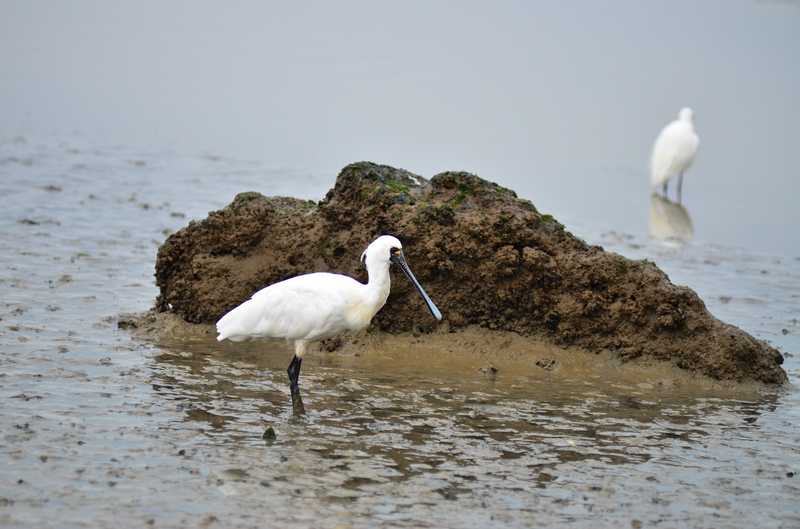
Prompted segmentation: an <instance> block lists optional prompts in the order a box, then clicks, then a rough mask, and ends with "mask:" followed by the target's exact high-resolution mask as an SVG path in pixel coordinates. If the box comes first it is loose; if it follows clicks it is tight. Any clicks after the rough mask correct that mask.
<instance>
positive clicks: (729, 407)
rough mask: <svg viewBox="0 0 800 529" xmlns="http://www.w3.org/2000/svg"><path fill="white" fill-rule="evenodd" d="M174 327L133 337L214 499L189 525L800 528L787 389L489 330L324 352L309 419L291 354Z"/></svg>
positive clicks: (172, 321) (176, 441)
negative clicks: (147, 350)
mask: <svg viewBox="0 0 800 529" xmlns="http://www.w3.org/2000/svg"><path fill="white" fill-rule="evenodd" d="M157 318H162V319H164V320H166V321H161V322H158V323H156V324H155V328H158V329H161V330H164V329H169V332H166V333H152V332H150V331H149V330H148V329H147V326H146V325H145V326H143V327H142V328H141V329H139V330H133V332H139V331H140V330H143V331H144V333H143V334H141V335H140V336H139V337H138V339H139V340H143V341H144V342H151V343H152V345H153V346H154V350H155V351H157V354H156V356H154V357H153V361H154V364H153V366H152V368H151V369H152V375H151V376H152V379H151V380H150V383H151V384H152V388H153V392H154V393H155V394H156V395H157V400H158V401H159V403H160V404H159V407H160V408H163V410H164V411H166V412H167V415H170V414H172V415H175V418H173V419H171V420H168V421H167V422H166V423H165V424H163V425H162V426H161V427H159V428H158V430H157V432H156V433H155V434H154V435H155V436H156V437H157V438H158V441H159V443H162V444H166V446H169V447H170V452H171V453H170V454H169V455H170V456H171V458H172V459H175V460H176V461H174V463H175V464H179V465H180V467H181V468H182V469H183V470H184V471H185V472H187V473H188V476H187V480H188V483H190V484H191V486H195V487H199V488H200V490H201V491H202V494H204V495H206V496H205V497H207V495H208V494H209V493H212V494H211V500H209V501H206V502H204V505H203V506H202V507H200V506H197V507H195V508H196V509H199V510H198V512H194V513H192V514H187V513H186V512H184V513H183V518H181V520H183V521H187V520H197V519H202V520H205V521H209V520H211V521H212V522H214V523H216V522H219V523H220V524H221V525H232V526H247V525H248V524H249V523H252V520H251V517H252V516H253V511H254V509H255V510H257V511H262V510H263V511H264V512H263V513H262V514H260V515H258V517H259V523H265V522H269V523H274V524H282V525H289V526H295V525H298V524H299V525H301V526H302V525H303V524H311V525H314V524H316V523H319V520H330V521H331V525H332V526H339V525H341V526H343V527H370V526H374V524H375V523H376V521H380V522H381V523H387V524H392V525H395V526H400V527H404V526H408V527H442V526H444V527H456V526H457V527H487V526H488V527H493V526H497V527H502V526H506V525H508V524H511V525H513V526H552V525H568V524H573V523H591V524H598V523H601V524H611V525H625V526H628V525H629V524H632V525H633V526H639V524H641V526H648V525H656V524H661V523H668V524H670V523H671V524H678V525H684V524H687V525H692V526H700V527H703V526H707V527H737V526H740V522H741V520H743V519H748V517H749V519H760V520H762V521H764V520H765V518H764V517H763V515H759V516H756V515H755V514H754V513H756V512H760V513H763V512H764V511H763V509H765V508H769V509H774V511H772V512H771V514H770V515H769V516H768V518H767V519H766V520H782V521H784V522H791V521H793V520H794V521H797V520H800V516H798V515H797V513H796V509H795V508H794V507H793V506H791V505H788V504H787V503H786V502H785V498H786V497H788V496H787V495H792V494H795V493H797V492H800V490H798V489H800V482H798V481H797V480H796V479H794V476H793V472H794V470H793V468H794V467H793V465H792V464H791V463H787V461H786V460H785V458H783V457H781V456H777V455H774V456H773V455H771V454H770V451H771V450H770V448H769V445H774V446H773V448H774V449H775V450H776V451H775V452H774V454H778V453H781V452H785V450H786V446H787V444H790V443H792V442H793V441H792V439H790V438H783V439H781V438H780V437H781V436H780V430H781V427H780V425H777V424H774V423H772V424H771V423H770V421H769V420H767V421H764V418H765V416H767V417H768V416H769V415H770V414H771V413H772V412H773V411H774V410H775V408H776V406H777V405H778V404H777V403H778V399H779V398H780V394H781V392H782V391H786V390H776V389H775V388H774V387H772V386H770V385H765V384H763V383H756V384H750V385H748V384H731V383H720V382H718V381H712V380H710V379H708V378H707V377H699V376H694V375H692V374H689V373H686V372H685V371H684V370H680V369H678V368H676V367H675V366H672V365H670V364H669V363H664V362H662V363H658V364H653V363H645V362H640V363H637V362H631V363H626V364H624V365H620V363H619V360H618V359H615V358H614V357H613V356H612V355H595V356H591V357H587V356H586V355H585V354H584V353H583V352H581V351H576V350H570V349H564V348H557V347H556V348H554V347H548V346H546V345H543V344H533V343H531V342H530V341H529V340H525V339H522V338H521V337H519V336H515V335H514V334H513V333H502V332H494V331H493V332H489V331H486V330H485V329H479V328H477V329H473V328H470V329H465V330H463V331H459V332H454V333H447V334H444V333H442V334H438V335H437V334H434V335H418V336H414V335H412V334H402V335H396V336H393V335H380V336H379V337H377V338H376V337H375V336H374V335H371V334H370V333H366V332H362V333H357V334H356V335H354V336H351V337H350V339H349V340H347V342H348V343H349V344H350V345H349V346H346V347H345V346H342V347H340V348H337V349H336V350H334V351H333V352H329V351H326V350H324V349H323V348H322V347H320V349H319V350H317V351H313V352H310V353H309V355H308V356H307V365H304V368H305V371H304V377H303V379H302V380H301V389H302V391H303V396H304V400H305V404H306V411H307V415H305V416H303V417H300V418H295V417H293V415H292V408H291V404H290V402H291V401H290V397H289V391H288V382H287V376H286V373H285V368H286V365H288V361H289V359H290V356H291V353H290V348H289V347H287V344H286V343H285V342H282V341H274V342H261V341H252V342H247V343H238V344H225V343H222V344H220V343H218V342H216V341H215V339H214V334H213V327H211V326H207V325H189V324H186V323H185V322H183V321H182V320H180V319H179V318H177V317H175V316H174V315H171V314H161V315H159V316H157ZM150 330H152V328H151V329H150ZM148 334H149V337H148ZM445 340H446V341H447V342H448V344H449V345H446V346H443V344H444V341H445ZM487 364H491V366H487ZM492 366H493V367H494V369H490V368H488V367H492ZM776 391H777V392H776ZM268 428H271V429H272V430H273V431H274V432H275V438H274V439H266V440H265V439H263V438H262V434H263V433H264V431H265V430H266V429H268ZM795 437H796V435H795ZM795 440H796V439H795ZM168 459H169V458H168ZM742 472H744V473H745V474H747V475H749V476H752V478H750V479H744V480H743V479H742V475H741V473H742ZM184 508H185V507H184ZM168 511H169V509H168ZM242 513H248V514H247V515H245V516H243V515H242ZM163 515H164V513H162V514H161V516H163ZM754 516H756V518H754Z"/></svg>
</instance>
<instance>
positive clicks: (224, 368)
mask: <svg viewBox="0 0 800 529" xmlns="http://www.w3.org/2000/svg"><path fill="white" fill-rule="evenodd" d="M76 144H77V141H76ZM76 144H73V145H69V144H66V143H61V144H59V143H36V144H34V143H33V142H30V141H28V140H24V139H20V138H18V139H14V140H11V141H6V142H3V143H2V144H0V150H1V152H2V155H1V156H0V170H2V174H3V180H2V182H3V184H2V186H0V194H2V196H3V202H4V204H5V206H4V210H3V215H2V220H0V222H2V232H3V233H4V234H5V235H4V237H3V239H2V246H3V247H2V252H1V253H0V254H1V255H2V257H0V262H1V263H2V270H3V274H2V277H0V289H2V308H1V309H0V311H1V313H0V317H1V318H2V320H1V321H0V333H2V340H3V344H4V345H3V348H2V352H0V354H1V355H2V356H0V358H1V359H2V365H3V373H2V377H1V378H0V380H2V388H1V389H0V398H2V402H3V408H2V409H3V411H2V415H3V421H2V424H1V425H0V430H2V434H1V435H2V438H3V440H4V443H3V447H2V448H1V449H0V459H1V460H2V464H1V465H0V468H2V470H0V474H2V479H1V480H0V484H1V485H0V503H1V505H0V521H1V522H2V524H3V525H5V526H15V525H19V526H23V525H32V524H33V525H62V526H63V525H74V526H78V525H82V524H89V525H93V526H97V525H101V526H102V525H112V524H116V523H117V521H118V520H120V519H123V520H125V521H126V522H125V523H126V524H129V525H141V524H142V523H145V522H148V521H150V520H152V521H153V523H154V524H155V525H185V524H192V525H195V524H203V523H208V524H212V523H214V522H218V523H219V524H220V525H224V526H251V525H263V524H267V525H272V524H274V525H278V524H280V525H283V526H290V527H294V526H298V527H299V526H306V525H318V524H323V525H326V524H327V525H330V526H343V527H348V526H353V527H368V526H373V525H374V523H375V520H380V521H381V522H385V523H390V524H392V525H396V526H414V527H417V526H459V527H486V526H507V525H567V524H572V523H573V522H581V523H591V524H601V523H602V524H611V525H625V526H628V525H629V524H632V525H633V526H638V525H639V524H643V525H652V524H656V523H657V522H666V523H668V525H693V526H707V527H721V526H731V527H736V526H742V525H747V524H751V523H752V524H756V523H757V524H758V525H759V526H791V525H796V524H798V523H800V512H798V505H797V502H796V498H797V494H798V492H800V491H798V488H799V487H800V481H798V478H797V477H794V473H795V472H798V471H800V455H798V452H797V450H796V447H797V446H798V443H799V442H800V428H798V426H797V425H798V424H800V416H799V415H800V413H798V404H800V395H798V392H797V391H796V389H795V387H794V385H796V384H797V380H798V375H800V370H798V363H797V359H796V358H797V357H796V356H793V355H792V354H791V352H793V351H796V350H797V347H796V345H797V335H798V328H797V320H796V319H795V318H796V316H797V306H798V284H800V283H799V282H798V277H799V275H800V274H798V269H799V268H800V267H798V262H797V260H792V259H788V258H783V259H776V258H771V257H764V256H760V255H758V254H747V253H746V252H742V251H740V250H735V249H726V248H721V247H694V246H692V245H687V246H684V247H679V248H674V247H668V246H663V245H661V244H658V243H656V242H654V241H653V240H651V239H649V238H647V237H646V236H637V235H632V234H627V235H626V234H622V233H619V232H603V233H596V234H595V237H596V240H595V241H593V242H602V243H603V244H605V246H606V247H607V248H608V249H611V250H616V251H620V252H623V253H627V254H629V255H632V256H634V257H649V258H651V259H655V260H656V261H657V262H659V263H660V265H661V266H663V267H664V268H665V270H667V272H668V273H670V274H671V275H672V278H673V280H675V281H676V282H679V283H680V282H683V283H688V284H691V285H693V286H695V288H697V289H698V290H699V291H700V293H701V295H705V297H706V302H707V303H708V305H709V307H710V308H711V310H712V312H714V313H715V314H717V315H718V316H720V317H721V318H723V319H725V320H727V321H731V322H733V323H736V324H738V325H741V326H742V327H744V328H745V329H746V330H749V331H750V332H753V333H755V334H756V335H758V336H760V337H761V338H764V339H768V340H771V341H772V342H773V343H774V344H775V345H777V346H778V347H780V348H781V350H783V351H784V352H785V353H789V354H787V361H786V363H785V367H786V368H787V371H788V372H789V374H790V378H791V380H792V383H793V385H792V386H790V387H788V388H784V389H779V390H774V391H765V392H753V391H746V390H741V391H733V390H721V389H718V388H717V389H714V388H704V387H702V385H691V384H688V385H687V384H678V385H676V384H674V383H671V382H667V383H664V382H663V381H662V380H661V379H652V380H651V379H647V378H646V377H644V378H642V377H639V378H637V377H633V378H631V377H627V378H626V377H619V376H617V375H615V374H614V373H613V372H606V373H603V372H602V371H599V372H598V371H597V370H594V371H592V370H584V371H581V370H580V369H578V370H572V371H569V370H568V371H555V372H552V373H550V372H548V371H545V370H543V369H541V368H538V367H536V366H528V367H524V366H523V367H519V366H515V367H511V368H507V367H506V366H502V365H501V366H500V367H501V369H500V371H499V372H498V373H497V374H495V375H485V374H480V373H478V371H477V370H476V367H479V366H480V365H481V363H482V360H479V359H467V360H458V359H456V358H453V359H452V360H447V359H444V360H442V359H441V358H439V359H437V360H436V361H431V362H428V361H427V360H425V359H424V358H423V359H422V360H420V359H419V358H417V359H413V358H412V359H409V358H407V357H404V355H403V354H402V351H397V352H396V353H392V352H391V351H378V354H377V355H376V356H375V357H374V358H372V357H368V358H361V359H353V358H351V359H347V358H338V359H337V357H328V356H327V355H316V356H314V355H312V356H310V357H309V359H308V360H307V362H305V363H304V366H303V376H302V377H301V387H302V389H303V393H304V399H305V405H306V409H307V411H308V415H307V416H306V417H304V418H302V419H299V420H296V419H293V418H292V416H291V406H290V404H289V397H288V384H287V379H286V375H285V368H286V365H287V364H288V360H289V357H290V354H289V353H288V351H287V349H286V347H285V346H284V345H283V344H280V343H278V344H269V345H266V346H265V345H264V344H257V343H252V344H228V343H226V344H218V343H217V342H216V341H215V340H214V339H213V335H211V334H203V333H202V332H199V333H195V334H192V335H188V336H176V337H173V338H172V339H169V340H162V341H159V342H150V341H141V340H135V339H132V337H131V336H130V335H129V334H127V333H126V332H124V331H120V330H118V329H117V328H116V317H117V315H118V314H120V313H122V312H137V311H144V310H146V309H148V308H149V307H150V306H151V305H152V302H153V299H154V297H155V294H156V289H155V287H154V285H153V278H152V273H153V262H154V255H155V252H156V250H157V247H158V245H159V244H160V242H161V241H163V239H164V237H165V235H166V234H167V233H169V232H170V231H171V230H174V229H177V228H179V227H181V226H183V225H185V224H186V222H187V221H188V219H190V218H200V217H202V213H200V212H196V211H193V210H192V209H191V207H192V205H193V204H205V207H206V209H213V208H217V207H220V206H222V205H223V204H224V203H225V202H226V201H227V197H231V196H232V195H233V193H234V190H235V189H236V190H238V189H242V188H247V185H248V184H247V179H248V178H251V179H253V180H258V183H259V185H260V186H261V188H262V189H264V192H265V193H267V194H295V195H299V196H309V195H312V196H313V193H319V189H324V188H325V187H326V186H329V185H331V183H332V176H331V179H330V180H328V181H325V180H322V179H318V178H315V177H307V178H304V177H303V176H302V175H296V178H293V179H292V188H291V189H285V188H283V187H282V186H283V185H285V184H282V183H281V182H285V181H286V179H285V178H271V179H269V180H268V181H267V182H266V183H265V181H264V180H263V178H262V177H263V175H264V174H267V175H270V174H273V173H270V169H269V168H266V167H260V166H257V165H255V166H254V165H253V164H252V162H241V161H237V160H221V159H215V160H209V159H208V158H206V157H196V156H191V155H185V154H181V153H178V152H160V153H155V154H153V153H142V152H139V153H137V152H129V151H126V150H124V149H121V148H116V149H114V148H102V147H95V148H83V147H80V146H78V145H76ZM210 174H213V175H214V177H215V178H216V184H215V186H214V188H212V187H211V186H198V185H192V183H193V182H195V181H199V180H204V181H208V175H210ZM97 175H110V177H109V178H98V177H97ZM230 175H236V182H235V183H234V182H233V181H232V180H233V177H231V176H230ZM167 176H168V177H169V178H167ZM278 176H280V175H278ZM229 178H230V179H231V181H230V182H229V181H228V179H229ZM243 179H244V183H242V180H243ZM251 183H255V182H253V181H251ZM292 190H294V191H292ZM165 197H170V199H169V201H167V200H165ZM576 231H577V230H576ZM754 278H755V279H756V280H757V281H756V282H753V279H754ZM445 336H446V335H445ZM265 351H266V354H265ZM433 354H435V352H434V353H433ZM387 357H397V358H395V359H394V360H392V359H391V358H390V359H388V360H387ZM270 427H271V428H273V430H274V431H275V433H276V439H275V440H274V441H265V440H264V439H262V437H261V436H262V434H263V433H264V431H265V430H266V429H267V428H270Z"/></svg>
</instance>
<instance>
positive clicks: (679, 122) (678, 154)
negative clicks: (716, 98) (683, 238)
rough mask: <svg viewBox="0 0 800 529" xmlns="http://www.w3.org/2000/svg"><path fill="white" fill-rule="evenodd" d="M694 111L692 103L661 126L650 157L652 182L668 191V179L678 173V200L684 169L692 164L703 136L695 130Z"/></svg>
mask: <svg viewBox="0 0 800 529" xmlns="http://www.w3.org/2000/svg"><path fill="white" fill-rule="evenodd" d="M693 122H694V112H692V109H691V108H689V107H686V108H682V109H681V112H680V114H679V117H678V119H676V120H675V121H673V122H671V123H669V124H668V125H667V126H666V127H664V128H663V129H661V133H660V134H659V135H658V138H656V142H655V144H654V145H653V155H652V157H651V158H650V185H651V186H652V187H658V186H660V185H663V186H664V195H665V196H666V194H667V182H669V181H670V180H672V179H673V178H675V177H676V176H677V177H678V201H679V202H680V200H681V185H682V184H683V173H684V172H685V171H686V170H687V169H688V168H689V166H690V165H692V162H693V161H694V158H695V156H697V150H698V149H699V148H700V138H698V137H697V133H695V131H694V123H693Z"/></svg>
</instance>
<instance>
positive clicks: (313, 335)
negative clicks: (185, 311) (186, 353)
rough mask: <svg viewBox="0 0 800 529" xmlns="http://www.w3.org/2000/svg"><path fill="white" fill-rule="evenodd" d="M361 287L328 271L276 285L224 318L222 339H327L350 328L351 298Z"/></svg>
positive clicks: (220, 326) (351, 280)
mask: <svg viewBox="0 0 800 529" xmlns="http://www.w3.org/2000/svg"><path fill="white" fill-rule="evenodd" d="M358 285H360V283H359V282H358V281H356V280H355V279H353V278H350V277H347V276H342V275H338V274H329V273H324V272H319V273H315V274H306V275H302V276H297V277H293V278H291V279H287V280H285V281H281V282H279V283H275V284H273V285H270V286H268V287H266V288H263V289H261V290H259V291H258V292H256V293H255V294H254V295H253V297H252V298H251V299H249V300H247V301H246V302H244V303H242V304H241V305H239V306H238V307H236V308H235V309H233V310H232V311H230V312H229V313H228V314H226V315H225V316H223V317H222V319H220V320H219V322H217V331H218V332H219V337H218V339H219V340H222V339H225V338H230V339H232V340H237V339H239V340H242V339H245V338H248V337H249V338H256V337H261V338H286V339H295V340H296V339H303V340H310V341H313V340H321V339H324V338H327V337H329V336H332V335H333V334H335V333H337V332H339V331H341V330H343V329H345V328H347V326H346V324H345V323H343V322H344V321H345V318H346V312H347V305H348V299H349V297H350V295H351V292H352V291H353V290H355V289H357V288H358Z"/></svg>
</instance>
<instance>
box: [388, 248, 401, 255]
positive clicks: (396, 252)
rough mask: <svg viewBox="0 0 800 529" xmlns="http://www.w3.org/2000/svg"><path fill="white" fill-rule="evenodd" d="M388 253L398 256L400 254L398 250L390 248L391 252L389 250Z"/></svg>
mask: <svg viewBox="0 0 800 529" xmlns="http://www.w3.org/2000/svg"><path fill="white" fill-rule="evenodd" d="M389 253H393V254H395V255H399V254H400V253H402V250H400V248H392V249H391V250H389Z"/></svg>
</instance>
